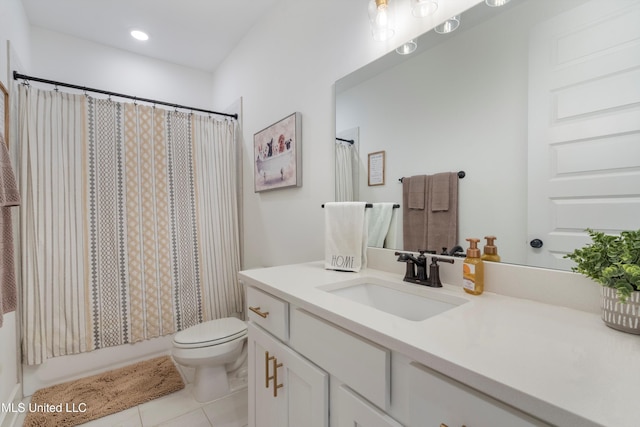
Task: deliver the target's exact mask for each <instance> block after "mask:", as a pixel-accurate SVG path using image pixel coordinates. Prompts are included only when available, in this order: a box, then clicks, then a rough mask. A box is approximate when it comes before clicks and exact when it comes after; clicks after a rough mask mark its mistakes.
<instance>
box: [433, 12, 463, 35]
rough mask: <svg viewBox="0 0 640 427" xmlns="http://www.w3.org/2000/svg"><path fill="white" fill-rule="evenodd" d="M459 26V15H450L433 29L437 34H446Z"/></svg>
mask: <svg viewBox="0 0 640 427" xmlns="http://www.w3.org/2000/svg"><path fill="white" fill-rule="evenodd" d="M459 26H460V15H456V16H452V17H451V18H449V19H447V20H446V21H444V22H443V23H442V24H440V25H438V26H436V27H435V28H434V29H433V30H434V31H435V32H436V33H438V34H448V33H451V32H453V31H455V30H456V29H457V28H458V27H459Z"/></svg>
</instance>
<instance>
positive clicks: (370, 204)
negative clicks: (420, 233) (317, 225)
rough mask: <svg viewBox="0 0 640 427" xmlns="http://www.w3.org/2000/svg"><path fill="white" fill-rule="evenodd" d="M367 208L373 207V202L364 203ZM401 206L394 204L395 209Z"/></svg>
mask: <svg viewBox="0 0 640 427" xmlns="http://www.w3.org/2000/svg"><path fill="white" fill-rule="evenodd" d="M322 207H323V208H324V203H323V204H322ZM364 207H365V208H372V207H373V203H367V204H365V205H364ZM399 207H400V205H398V204H396V205H393V209H398V208H399Z"/></svg>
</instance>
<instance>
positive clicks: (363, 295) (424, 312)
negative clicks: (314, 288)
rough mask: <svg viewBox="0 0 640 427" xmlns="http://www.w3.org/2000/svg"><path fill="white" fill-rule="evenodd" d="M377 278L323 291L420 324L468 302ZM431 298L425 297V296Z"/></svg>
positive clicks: (360, 280) (431, 290) (336, 286)
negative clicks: (421, 321)
mask: <svg viewBox="0 0 640 427" xmlns="http://www.w3.org/2000/svg"><path fill="white" fill-rule="evenodd" d="M404 287H405V285H403V284H396V283H392V282H387V281H384V280H380V279H377V278H362V279H356V280H355V281H349V282H343V283H341V284H334V285H330V286H325V287H322V289H323V290H325V291H326V292H329V293H332V294H334V295H338V296H340V297H342V298H347V299H349V300H351V301H355V302H357V303H359V304H364V305H367V306H369V307H373V308H375V309H377V310H380V311H384V312H385V313H389V314H393V315H395V316H398V317H402V318H404V319H407V320H414V321H420V320H425V319H428V318H429V317H432V316H435V315H437V314H440V313H443V312H445V311H447V310H450V309H452V308H455V307H457V306H459V305H461V304H464V303H465V302H467V300H465V299H463V298H458V297H455V296H452V295H448V294H444V293H441V292H438V290H434V289H431V288H429V289H415V287H413V286H411V285H409V284H406V289H401V288H404ZM427 292H428V293H429V295H428V296H427V295H425V293H427Z"/></svg>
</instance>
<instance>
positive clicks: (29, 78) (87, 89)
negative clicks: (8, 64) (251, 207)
mask: <svg viewBox="0 0 640 427" xmlns="http://www.w3.org/2000/svg"><path fill="white" fill-rule="evenodd" d="M13 79H14V80H19V79H23V80H26V81H34V82H40V83H46V84H50V85H54V86H62V87H68V88H71V89H79V90H82V91H85V92H94V93H100V94H103V95H109V96H117V97H118V98H126V99H133V100H134V101H142V102H148V103H150V104H159V105H166V106H168V107H173V108H181V109H183V110H190V111H198V112H200V113H208V114H216V115H218V116H226V117H233V118H234V119H236V120H238V115H237V114H228V113H219V112H217V111H210V110H203V109H201V108H193V107H187V106H185V105H179V104H172V103H170V102H163V101H156V100H155V99H148V98H139V97H137V96H131V95H125V94H122V93H116V92H109V91H107V90H102V89H94V88H90V87H85V86H78V85H74V84H70V83H62V82H56V81H54V80H47V79H41V78H39V77H32V76H26V75H24V74H20V73H18V72H17V71H15V70H14V72H13Z"/></svg>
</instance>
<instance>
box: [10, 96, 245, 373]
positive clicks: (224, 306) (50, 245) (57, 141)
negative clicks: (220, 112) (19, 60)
mask: <svg viewBox="0 0 640 427" xmlns="http://www.w3.org/2000/svg"><path fill="white" fill-rule="evenodd" d="M19 96H20V117H19V121H20V135H19V139H20V142H21V160H20V165H21V168H20V170H21V177H20V181H21V183H20V186H21V191H22V194H23V197H24V202H23V207H22V208H21V243H22V245H21V247H22V253H21V256H22V288H23V292H22V294H23V329H24V337H25V340H24V343H23V347H24V349H23V350H24V351H23V353H24V358H25V362H26V363H28V364H38V363H42V362H43V361H44V360H46V359H47V358H50V357H55V356H60V355H66V354H74V353H79V352H84V351H90V350H95V349H99V348H104V347H111V346H116V345H121V344H125V343H133V342H138V341H141V340H146V339H149V338H154V337H158V336H163V335H167V334H172V333H174V332H176V331H179V330H182V329H184V328H187V327H189V326H192V325H195V324H197V323H200V322H203V321H205V320H209V319H213V318H219V317H226V316H229V315H231V314H232V313H233V312H241V311H242V309H243V296H242V292H241V289H240V285H239V283H238V281H237V278H236V276H237V271H238V270H239V264H240V262H239V252H240V251H239V241H238V220H237V215H238V213H237V182H236V168H235V165H236V153H237V150H236V134H235V133H236V123H235V122H234V121H228V120H216V119H212V118H208V117H203V116H197V115H193V114H190V113H183V112H177V111H169V110H164V109H160V108H154V107H150V106H143V105H136V104H133V103H120V102H115V101H112V100H105V99H95V98H91V97H88V96H85V95H72V94H67V93H62V92H57V91H44V90H40V89H36V88H27V87H24V86H21V87H20V90H19Z"/></svg>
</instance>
